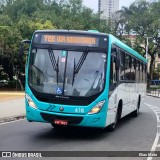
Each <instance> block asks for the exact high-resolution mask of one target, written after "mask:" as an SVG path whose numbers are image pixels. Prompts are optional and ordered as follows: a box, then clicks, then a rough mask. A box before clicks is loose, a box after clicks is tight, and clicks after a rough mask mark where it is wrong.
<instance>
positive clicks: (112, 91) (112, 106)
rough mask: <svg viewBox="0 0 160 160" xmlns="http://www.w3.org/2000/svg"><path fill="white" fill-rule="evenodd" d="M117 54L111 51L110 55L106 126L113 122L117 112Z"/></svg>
mask: <svg viewBox="0 0 160 160" xmlns="http://www.w3.org/2000/svg"><path fill="white" fill-rule="evenodd" d="M116 63H117V52H116V50H114V51H113V50H112V54H111V65H110V79H109V81H110V82H109V83H110V84H109V103H108V114H107V125H108V124H111V123H113V122H114V120H115V113H116V110H117V108H116V107H117V92H118V89H117V81H118V79H117V77H118V70H117V66H116Z"/></svg>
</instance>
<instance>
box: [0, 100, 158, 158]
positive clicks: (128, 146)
mask: <svg viewBox="0 0 160 160" xmlns="http://www.w3.org/2000/svg"><path fill="white" fill-rule="evenodd" d="M159 104H160V98H159V99H158V98H153V97H146V98H145V99H143V100H142V102H141V109H140V114H139V116H138V117H137V118H132V117H131V116H127V117H126V118H124V119H122V120H121V122H120V123H119V125H118V126H117V128H116V130H115V131H114V132H108V131H102V130H98V129H85V128H70V129H64V130H56V129H54V128H53V127H52V126H51V125H50V124H42V123H33V122H32V123H29V122H27V120H20V121H16V122H11V123H6V124H0V151H150V150H151V149H153V148H155V150H158V149H157V146H158V145H159V144H158V143H159V139H157V140H156V143H155V138H156V134H157V117H156V114H155V112H154V111H158V108H159V109H160V105H159ZM155 107H157V108H155ZM158 138H159V137H158ZM15 159H16V158H15ZM42 159H43V158H42ZM44 159H46V158H44ZM47 159H56V160H61V159H67V160H71V159H75V158H56V157H54V158H47ZM76 159H78V160H80V159H86V158H82V157H78V158H76ZM94 159H95V160H96V159H100V160H101V159H104V160H106V159H113V160H114V159H116V160H117V159H122V160H130V159H135V160H139V159H142V160H147V158H144V157H143V158H142V157H141V158H138V157H137V158H107V157H103V158H93V157H88V158H87V160H94ZM148 160H149V159H148ZM153 160H155V158H153Z"/></svg>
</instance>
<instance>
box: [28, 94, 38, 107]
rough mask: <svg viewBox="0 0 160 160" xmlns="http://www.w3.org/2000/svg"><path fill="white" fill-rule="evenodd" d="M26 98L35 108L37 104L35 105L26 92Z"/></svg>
mask: <svg viewBox="0 0 160 160" xmlns="http://www.w3.org/2000/svg"><path fill="white" fill-rule="evenodd" d="M26 100H27V102H28V105H29V106H30V107H32V108H34V109H37V106H36V105H35V103H34V102H33V100H32V98H31V97H30V96H29V95H28V94H26Z"/></svg>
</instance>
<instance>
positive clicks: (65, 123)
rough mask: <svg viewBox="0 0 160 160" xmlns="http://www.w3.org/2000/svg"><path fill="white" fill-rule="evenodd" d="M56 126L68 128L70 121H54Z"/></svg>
mask: <svg viewBox="0 0 160 160" xmlns="http://www.w3.org/2000/svg"><path fill="white" fill-rule="evenodd" d="M54 124H57V125H63V126H67V125H68V121H66V120H54Z"/></svg>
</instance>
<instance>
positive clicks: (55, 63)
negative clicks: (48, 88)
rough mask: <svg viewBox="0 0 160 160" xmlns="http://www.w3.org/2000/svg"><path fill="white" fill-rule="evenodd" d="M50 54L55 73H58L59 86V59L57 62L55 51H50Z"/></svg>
mask: <svg viewBox="0 0 160 160" xmlns="http://www.w3.org/2000/svg"><path fill="white" fill-rule="evenodd" d="M48 53H49V57H50V60H51V63H52V66H53V69H54V71H56V78H57V84H58V73H59V57H58V58H57V62H56V58H55V55H54V52H53V50H52V49H48Z"/></svg>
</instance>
